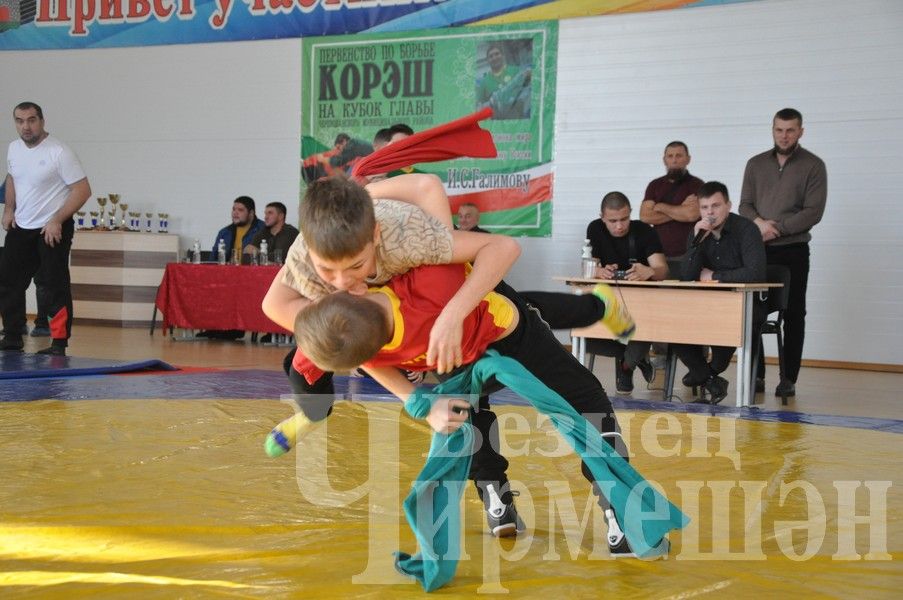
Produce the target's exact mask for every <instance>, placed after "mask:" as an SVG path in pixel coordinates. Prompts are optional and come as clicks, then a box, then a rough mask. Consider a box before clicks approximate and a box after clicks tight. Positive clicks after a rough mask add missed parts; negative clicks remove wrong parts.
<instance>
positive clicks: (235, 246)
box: [198, 196, 264, 340]
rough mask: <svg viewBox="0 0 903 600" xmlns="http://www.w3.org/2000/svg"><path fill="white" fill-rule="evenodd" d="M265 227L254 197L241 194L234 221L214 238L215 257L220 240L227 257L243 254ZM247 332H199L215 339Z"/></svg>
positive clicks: (224, 338)
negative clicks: (256, 208)
mask: <svg viewBox="0 0 903 600" xmlns="http://www.w3.org/2000/svg"><path fill="white" fill-rule="evenodd" d="M263 229H264V225H263V221H261V220H260V219H258V218H257V213H256V211H255V206H254V199H253V198H251V197H250V196H239V197H238V198H236V199H235V201H234V202H232V223H231V224H230V225H226V226H225V227H223V228H222V229H220V230H219V233H217V234H216V239H214V240H213V253H212V256H213V257H214V259H215V258H216V255H217V250H218V248H219V242H220V240H223V242H224V245H225V246H226V257H227V259H226V260H228V257H229V256H231V255H233V254H236V255H237V256H241V255H242V250H243V249H244V247H245V246H247V245H248V244H250V243H251V240H252V239H253V238H254V236H255V235H257V233H258V232H259V231H261V230H263ZM244 335H245V332H244V331H242V330H240V329H226V330H222V331H220V330H212V329H210V330H205V331H201V332H198V337H207V338H211V339H215V340H237V339H240V338H242V337H244Z"/></svg>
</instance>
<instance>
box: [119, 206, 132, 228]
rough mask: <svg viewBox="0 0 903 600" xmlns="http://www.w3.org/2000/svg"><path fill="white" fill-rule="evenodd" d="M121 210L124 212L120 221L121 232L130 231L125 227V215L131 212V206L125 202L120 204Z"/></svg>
mask: <svg viewBox="0 0 903 600" xmlns="http://www.w3.org/2000/svg"><path fill="white" fill-rule="evenodd" d="M119 210H120V211H122V218H120V219H119V229H120V230H121V231H128V230H129V229H130V227H126V225H125V213H126V212H128V210H129V205H128V204H126V203H125V202H122V203H120V204H119Z"/></svg>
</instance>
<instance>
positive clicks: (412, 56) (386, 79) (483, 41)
mask: <svg viewBox="0 0 903 600" xmlns="http://www.w3.org/2000/svg"><path fill="white" fill-rule="evenodd" d="M557 50H558V25H557V22H555V21H544V22H533V23H521V24H512V25H504V26H492V27H460V28H455V29H449V30H428V31H417V32H408V33H403V34H398V33H395V34H372V35H360V34H359V35H355V36H341V37H331V38H330V37H326V38H314V39H310V40H302V53H303V63H302V64H303V66H302V70H303V77H302V101H301V115H302V125H301V132H302V140H301V158H302V171H303V175H304V179H305V180H306V181H309V180H310V179H311V178H313V177H318V176H322V175H323V174H326V173H330V172H334V171H337V170H343V169H347V168H349V166H350V164H352V163H353V161H354V159H355V158H357V157H360V156H365V155H366V154H368V153H369V152H371V151H372V150H373V145H372V144H373V142H374V136H375V135H376V133H377V132H378V131H379V130H380V129H384V128H390V127H392V126H393V125H396V124H405V125H408V126H409V127H411V128H412V129H413V130H415V131H421V130H423V129H428V128H430V127H434V126H436V125H440V124H442V123H445V122H448V121H452V120H454V119H457V118H459V117H461V116H464V115H466V114H469V113H472V112H474V111H476V110H478V109H480V108H483V107H484V106H490V107H491V108H492V109H493V111H494V116H493V118H492V119H490V120H486V121H483V122H482V123H481V124H482V126H483V127H484V128H485V129H488V130H489V131H491V132H492V134H493V139H494V141H495V144H496V147H497V148H498V151H499V155H498V158H495V159H458V160H454V161H445V162H441V163H428V164H418V165H413V166H412V167H413V168H414V169H416V170H418V171H421V172H428V173H435V174H436V175H438V176H439V177H440V178H441V179H442V180H443V181H444V182H445V185H446V189H447V190H448V193H449V199H450V201H451V204H452V212H456V211H457V208H458V206H460V205H461V204H464V203H472V204H475V205H476V206H477V207H478V208H479V210H480V212H481V218H480V227H482V228H484V229H487V230H489V231H492V232H495V233H505V234H508V235H518V236H550V235H551V233H552V223H551V215H552V210H551V199H552V183H553V172H552V149H553V141H554V140H553V132H554V116H555V71H556V62H557Z"/></svg>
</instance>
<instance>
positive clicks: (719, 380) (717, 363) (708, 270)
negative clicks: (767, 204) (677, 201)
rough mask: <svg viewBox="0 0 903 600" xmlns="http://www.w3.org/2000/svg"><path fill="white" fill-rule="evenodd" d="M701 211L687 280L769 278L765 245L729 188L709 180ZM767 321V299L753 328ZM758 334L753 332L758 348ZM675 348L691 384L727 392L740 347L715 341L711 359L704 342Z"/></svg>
mask: <svg viewBox="0 0 903 600" xmlns="http://www.w3.org/2000/svg"><path fill="white" fill-rule="evenodd" d="M697 195H698V197H699V212H700V214H701V215H702V218H701V219H700V220H699V222H698V223H696V225H695V227H694V228H693V232H692V233H691V234H690V237H689V238H688V240H687V246H688V248H687V254H686V256H685V257H684V261H683V269H682V270H683V273H682V277H681V279H682V280H684V281H717V282H722V283H756V282H762V281H765V245H764V244H763V243H762V239H761V237H760V236H759V231H758V229H757V228H756V226H755V225H753V223H752V221H750V220H749V219H746V218H744V217H741V216H740V215H736V214H733V213H731V202H730V198H729V197H728V193H727V187H725V185H724V184H723V183H721V182H718V181H709V182H707V183H704V184H703V185H702V187H701V188H699V192H698V193H697ZM764 320H765V311H764V308H763V307H762V303H761V302H760V301H757V302H756V303H755V305H754V306H753V331H759V329H760V327H761V324H762V322H763V321H764ZM758 339H759V338H758V336H753V352H755V351H756V346H757V342H758ZM673 348H674V351H675V352H676V353H677V356H678V358H680V360H681V361H683V363H684V364H685V365H687V368H689V369H690V372H689V374H688V375H687V377H686V378H685V382H686V383H687V384H688V385H694V386H695V385H699V386H702V387H703V388H704V389H705V391H707V392H708V393H709V394H710V395H711V399H710V401H711V403H712V404H717V403H718V402H720V401H721V400H722V399H724V397H725V396H727V380H725V379H724V378H723V377H721V376H720V374H721V373H722V372H724V370H725V369H727V367H728V365H729V364H730V361H731V357H732V356H733V355H734V350H735V348H731V347H728V346H712V359H711V361H706V359H705V355H704V353H703V348H702V346H697V345H694V344H674V346H673Z"/></svg>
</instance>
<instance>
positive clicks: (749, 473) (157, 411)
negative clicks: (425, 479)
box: [0, 400, 903, 600]
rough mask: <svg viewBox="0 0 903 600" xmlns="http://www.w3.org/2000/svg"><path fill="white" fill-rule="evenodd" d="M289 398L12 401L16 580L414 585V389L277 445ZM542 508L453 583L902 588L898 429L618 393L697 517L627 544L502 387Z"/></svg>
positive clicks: (653, 469)
mask: <svg viewBox="0 0 903 600" xmlns="http://www.w3.org/2000/svg"><path fill="white" fill-rule="evenodd" d="M291 411H292V409H291V407H290V406H289V405H287V404H284V403H281V402H278V401H273V400H128V401H126V400H94V401H66V402H60V401H36V402H21V403H3V404H0V477H2V484H0V506H2V509H0V510H2V520H0V598H4V599H8V598H22V597H28V598H34V597H40V598H67V599H68V598H79V597H83V598H87V597H90V598H217V597H224V598H301V597H304V598H317V599H319V598H383V597H392V598H405V597H409V596H424V595H425V594H424V593H423V592H422V591H421V589H420V588H419V586H417V585H415V584H414V583H412V582H410V581H408V580H406V579H405V578H403V577H402V576H401V575H399V574H397V573H396V572H395V570H394V568H393V562H392V552H394V551H395V550H404V551H407V552H412V551H414V550H415V546H414V538H413V535H412V534H411V533H410V531H409V530H408V527H407V524H406V522H405V521H404V517H403V515H402V513H401V500H402V499H403V498H404V496H405V495H406V494H407V492H408V489H409V487H410V482H411V480H412V479H413V478H414V476H415V475H416V473H417V472H418V471H419V468H420V467H421V466H422V464H423V460H424V456H425V452H426V450H427V448H428V438H429V432H428V430H427V428H426V426H425V425H424V424H421V423H416V422H414V421H413V420H411V419H410V418H408V417H407V416H406V415H404V414H403V413H401V405H400V403H382V402H366V403H350V402H341V403H338V404H337V405H336V409H335V411H334V413H333V415H332V416H331V417H330V419H329V420H328V421H329V423H328V426H327V427H325V428H321V429H320V430H317V431H316V432H315V433H314V434H313V435H312V436H311V437H310V438H308V439H306V440H305V441H304V442H303V443H302V444H301V445H300V446H299V448H298V449H297V450H296V451H295V452H294V453H292V454H290V455H286V456H283V457H281V458H278V459H270V458H267V457H266V456H265V454H264V452H263V449H262V446H263V441H264V438H265V436H266V434H267V433H268V432H269V430H270V428H271V427H272V426H273V425H274V424H275V423H277V422H278V421H280V420H281V419H282V418H284V417H286V416H288V415H289V414H290V413H291ZM496 412H497V413H498V414H499V418H500V423H501V426H502V430H503V442H502V443H503V447H502V450H503V453H504V454H505V455H506V456H507V457H508V458H509V460H510V461H511V468H510V469H509V476H510V477H511V479H512V488H513V489H517V490H520V492H521V495H520V497H519V498H518V499H517V506H518V509H519V511H520V513H521V515H522V516H523V518H524V520H525V521H526V523H527V526H528V532H527V534H526V535H522V536H520V537H519V538H517V540H516V541H515V540H501V541H500V540H496V539H495V538H493V537H491V536H489V535H488V534H486V533H485V523H484V521H483V513H482V504H481V503H480V502H479V500H477V498H476V494H475V493H474V492H473V490H472V488H470V487H468V490H467V492H466V493H465V497H464V521H465V523H464V550H465V554H466V556H465V557H464V559H463V560H462V561H461V562H460V563H459V566H458V571H457V576H456V577H455V579H454V580H452V582H451V583H450V584H449V585H448V586H446V587H445V588H442V589H441V590H439V591H437V592H435V594H436V595H440V596H442V597H465V596H468V597H469V596H473V595H474V594H481V593H486V594H493V593H506V592H507V593H510V594H512V596H515V597H517V598H543V599H544V600H548V599H550V598H553V597H554V598H598V597H610V598H617V599H618V600H624V599H625V598H641V597H642V598H675V599H677V598H680V599H684V598H695V597H700V596H710V597H724V596H730V597H732V598H753V597H756V598H762V597H766V598H774V597H786V596H789V595H790V594H794V595H799V596H806V597H844V598H856V597H859V598H879V597H887V598H890V597H900V592H899V588H900V584H901V582H903V578H901V575H903V569H901V567H900V560H901V558H903V519H901V517H903V494H901V489H900V473H901V472H903V470H901V467H900V465H901V463H903V443H901V442H903V436H901V435H900V434H897V433H886V432H880V431H870V430H860V429H848V428H839V427H829V426H816V425H799V424H788V423H770V422H756V421H748V420H743V419H735V418H732V417H709V416H705V415H688V414H683V413H679V414H671V413H668V414H666V413H660V412H651V411H632V412H631V411H626V410H623V411H619V413H618V418H619V420H620V422H621V426H622V428H623V430H624V433H625V437H626V438H627V440H628V443H629V447H630V449H631V452H632V457H631V462H632V463H633V464H634V466H636V467H637V468H638V469H639V470H640V472H642V473H643V474H644V475H645V476H646V477H647V478H648V479H650V480H653V481H654V482H656V483H657V484H658V485H659V486H660V487H661V489H663V490H664V491H665V492H666V493H667V494H668V496H669V498H670V499H671V500H672V501H673V502H675V503H676V504H677V505H678V506H680V507H681V508H682V510H683V511H684V512H685V513H686V514H687V515H688V516H690V518H691V519H692V522H691V524H690V525H689V527H687V528H686V529H684V530H683V531H681V532H677V533H672V536H671V541H672V550H671V555H670V558H669V560H667V561H658V562H642V561H638V560H633V559H619V560H612V559H610V557H609V556H608V549H607V545H606V542H605V535H604V533H605V527H604V524H603V519H602V515H601V511H600V509H599V508H598V506H596V505H595V502H594V498H592V496H591V495H590V494H589V485H588V484H587V482H586V481H585V480H584V479H583V477H582V476H581V475H580V469H579V463H578V460H577V458H576V457H575V456H574V455H573V454H572V453H571V452H570V451H569V449H568V448H567V447H566V444H565V443H564V442H563V441H561V438H559V437H558V435H557V434H555V433H553V432H552V428H551V425H550V424H549V423H548V422H546V421H544V420H543V419H542V418H541V417H538V416H537V414H536V412H535V411H534V410H533V409H528V408H522V407H514V406H499V407H497V409H496Z"/></svg>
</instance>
